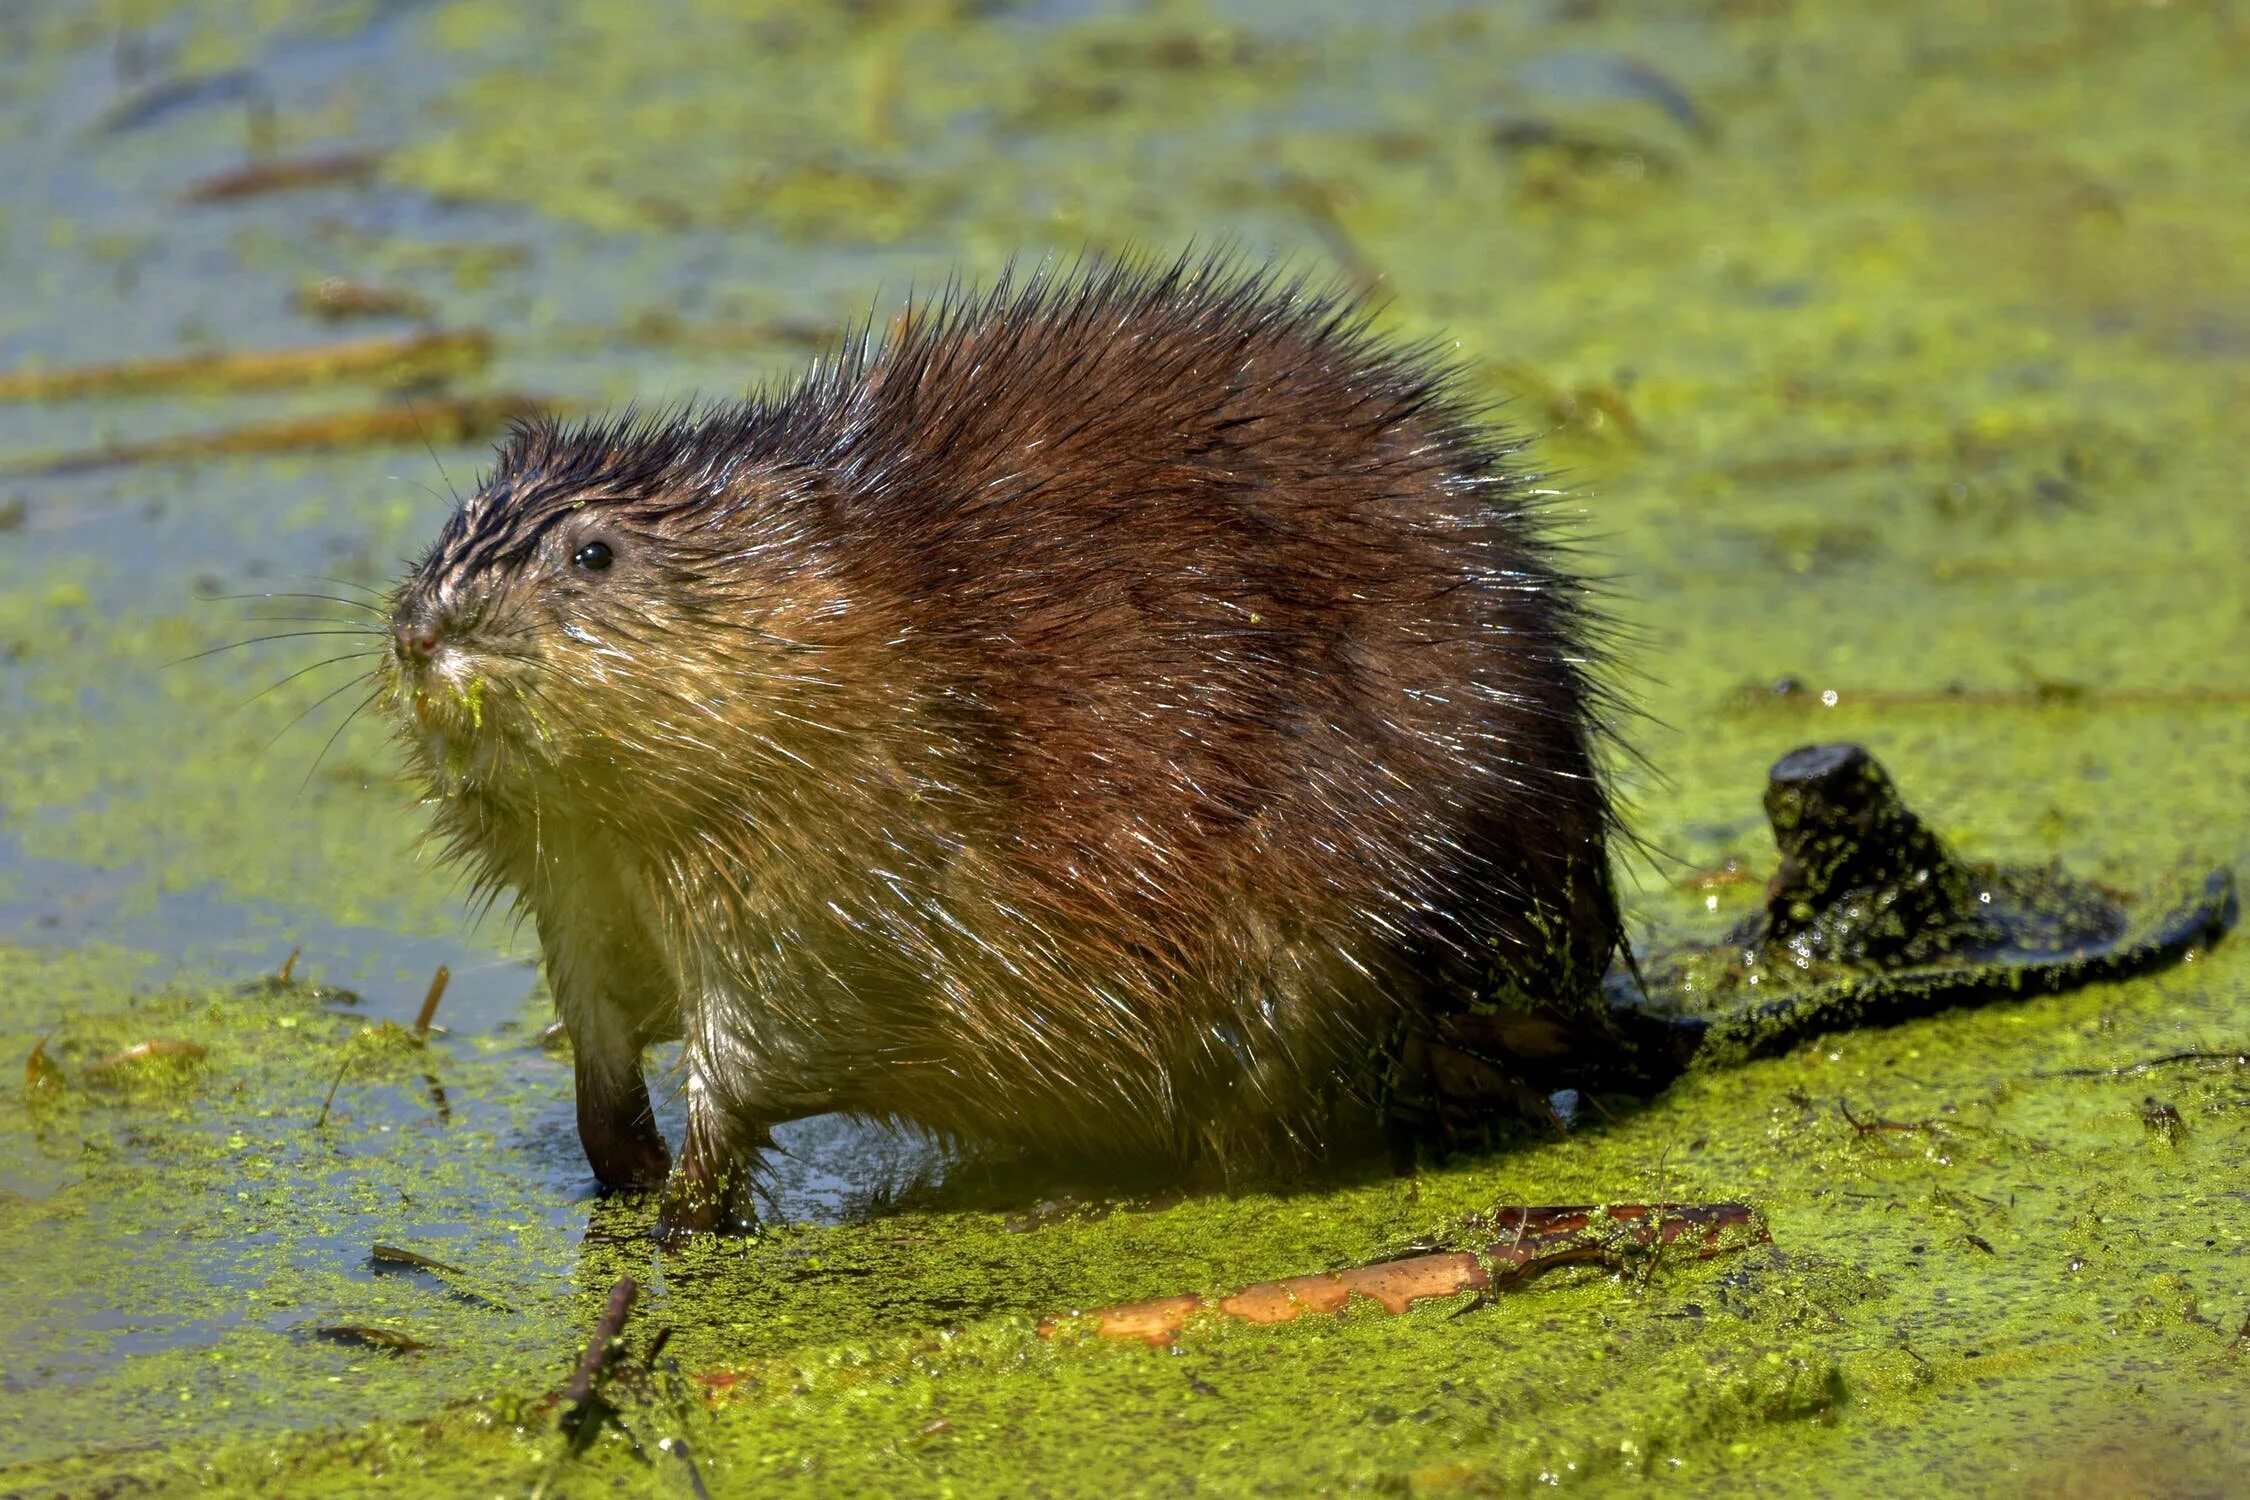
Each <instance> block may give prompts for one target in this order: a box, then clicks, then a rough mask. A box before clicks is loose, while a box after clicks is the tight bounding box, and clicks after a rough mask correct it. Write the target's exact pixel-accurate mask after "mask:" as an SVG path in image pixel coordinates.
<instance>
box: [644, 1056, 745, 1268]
mask: <svg viewBox="0 0 2250 1500" xmlns="http://www.w3.org/2000/svg"><path fill="white" fill-rule="evenodd" d="M687 1097H688V1121H687V1138H686V1139H685V1140H683V1141H682V1142H681V1143H680V1160H679V1162H678V1164H677V1165H676V1166H674V1167H673V1168H672V1176H671V1179H670V1180H669V1181H667V1182H666V1183H665V1184H664V1203H663V1207H662V1208H661V1209H659V1210H658V1212H657V1216H656V1237H657V1238H658V1239H659V1240H661V1241H663V1242H664V1243H666V1244H679V1243H681V1242H683V1241H685V1240H689V1239H692V1238H694V1237H695V1236H696V1235H699V1234H755V1233H757V1232H758V1211H757V1208H756V1206H755V1205H754V1204H753V1203H752V1202H751V1198H750V1176H751V1171H752V1169H753V1168H754V1167H756V1165H757V1162H758V1153H759V1152H760V1151H762V1150H763V1149H765V1148H766V1147H767V1146H769V1145H771V1144H772V1143H773V1136H772V1134H771V1132H769V1131H768V1130H767V1129H766V1128H765V1127H764V1126H763V1125H757V1124H751V1123H748V1122H745V1121H741V1120H736V1119H732V1118H730V1117H729V1116H727V1115H726V1114H725V1113H723V1112H722V1111H721V1110H720V1108H719V1107H718V1105H717V1104H716V1103H715V1102H714V1101H713V1100H712V1098H711V1095H710V1092H709V1090H708V1089H706V1088H704V1087H703V1084H702V1080H700V1079H698V1078H695V1077H693V1076H692V1075H691V1076H690V1078H689V1080H688V1089H687Z"/></svg>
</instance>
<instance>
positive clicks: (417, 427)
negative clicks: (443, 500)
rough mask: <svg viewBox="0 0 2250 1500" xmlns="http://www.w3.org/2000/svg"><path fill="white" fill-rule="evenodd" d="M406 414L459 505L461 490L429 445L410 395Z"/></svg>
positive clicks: (407, 400)
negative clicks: (455, 487) (454, 484)
mask: <svg viewBox="0 0 2250 1500" xmlns="http://www.w3.org/2000/svg"><path fill="white" fill-rule="evenodd" d="M406 414H407V415H408V416H410V417H412V418H413V419H414V435H415V436H416V437H418V438H420V439H421V440H422V451H423V452H424V453H427V454H428V455H430V462H431V463H433V464H436V465H437V471H438V478H440V479H442V480H444V481H445V487H446V488H447V489H449V490H453V503H454V504H455V505H459V504H460V503H461V492H460V491H459V490H457V489H454V488H453V476H452V475H451V474H448V473H446V472H445V460H444V459H442V458H440V457H438V456H437V449H435V448H433V447H431V446H430V435H429V433H427V432H425V431H424V430H423V428H422V414H421V413H420V412H418V411H416V410H415V409H414V398H413V397H412V396H408V397H407V398H406ZM432 498H435V497H434V496H433V497H432Z"/></svg>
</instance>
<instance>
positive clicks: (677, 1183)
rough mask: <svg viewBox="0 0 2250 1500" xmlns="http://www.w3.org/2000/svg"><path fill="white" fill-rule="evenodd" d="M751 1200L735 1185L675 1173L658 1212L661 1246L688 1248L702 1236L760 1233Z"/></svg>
mask: <svg viewBox="0 0 2250 1500" xmlns="http://www.w3.org/2000/svg"><path fill="white" fill-rule="evenodd" d="M748 1199H749V1195H748V1194H746V1193H744V1192H742V1191H740V1190H739V1189H738V1188H735V1187H733V1186H732V1185H731V1184H727V1183H714V1182H710V1181H706V1180H704V1179H701V1178H695V1177H688V1176H685V1175H684V1174H682V1173H679V1172H674V1173H673V1174H672V1180H671V1181H670V1182H669V1183H667V1184H666V1185H665V1188H664V1202H663V1205H662V1206H661V1207H660V1208H659V1209H658V1210H657V1213H656V1240H657V1243H659V1244H663V1245H684V1244H686V1243H687V1242H688V1241H690V1240H692V1239H694V1238H695V1237H696V1236H697V1235H699V1234H728V1235H752V1234H756V1233H757V1232H758V1215H757V1211H756V1210H755V1209H753V1208H752V1207H751V1206H750V1203H749V1201H748Z"/></svg>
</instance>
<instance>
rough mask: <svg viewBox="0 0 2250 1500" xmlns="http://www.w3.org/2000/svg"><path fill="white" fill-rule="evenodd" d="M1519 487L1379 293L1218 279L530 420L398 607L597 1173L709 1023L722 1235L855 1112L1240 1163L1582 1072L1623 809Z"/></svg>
mask: <svg viewBox="0 0 2250 1500" xmlns="http://www.w3.org/2000/svg"><path fill="white" fill-rule="evenodd" d="M1515 454H1516V449H1515V447H1514V445H1512V444H1510V443H1508V442H1506V441H1505V440H1503V439H1501V438H1499V437H1497V436H1495V435H1494V434H1493V432H1492V431H1490V430H1489V429H1488V428H1486V427H1484V426H1482V425H1480V423H1479V422H1478V420H1477V418H1476V414H1475V413H1474V412H1473V411H1472V410H1471V409H1470V407H1469V405H1468V404H1467V402H1466V401H1465V400H1464V398H1463V397H1462V396H1461V394H1460V393H1459V391H1458V389H1457V385H1456V382H1455V381H1454V379H1453V377H1452V376H1451V374H1450V373H1449V372H1448V371H1447V370H1446V369H1445V368H1444V367H1443V366H1442V365H1440V364H1439V363H1437V362H1436V361H1434V360H1433V359H1432V357H1431V356H1430V355H1429V354H1428V353H1426V352H1425V351H1420V350H1412V349H1402V348H1400V347H1398V346H1396V345H1394V344H1391V343H1387V342H1385V341H1384V340H1382V339H1380V338H1378V337H1376V336H1375V335H1373V334H1371V333H1370V332H1369V331H1368V330H1367V328H1366V325H1365V322H1364V318H1363V315H1362V314H1361V313H1360V312H1359V311H1358V310H1356V309H1355V308H1354V307H1352V306H1351V305H1350V304H1349V303H1348V302H1347V301H1344V300H1342V299H1338V298H1335V297H1331V296H1326V295H1319V294H1316V293H1314V292H1311V291H1308V290H1307V289H1305V288H1304V287H1302V286H1300V285H1297V284H1294V283H1284V282H1282V281H1280V280H1277V279H1275V278H1274V277H1272V276H1270V275H1249V276H1245V275H1241V274H1238V273H1236V272H1234V271H1232V270H1230V269H1229V268H1227V267H1226V266H1224V265H1222V264H1219V263H1215V262H1202V263H1189V262H1182V263H1179V264H1176V265H1173V266H1170V267H1168V268H1162V269H1153V268H1143V267H1133V266H1107V267H1097V268H1094V269H1091V270H1088V271H1085V272H1082V273H1046V272H1043V273H1040V274H1037V275H1034V276H1032V277H1030V278H1029V279H1028V280H1026V281H1024V282H1022V283H1020V284H1018V283H1014V282H1011V281H1003V282H1002V283H1001V285H1000V286H999V287H998V288H997V289H995V290H994V291H992V292H991V293H989V294H987V295H984V296H981V297H980V296H968V295H958V294H957V295H952V296H948V297H946V298H943V299H941V300H940V301H939V302H938V303H937V304H936V305H935V306H930V307H924V308H917V309H915V310H912V311H910V312H909V313H907V314H904V315H902V316H901V318H900V319H899V320H898V321H897V322H896V323H894V324H893V326H892V330H891V334H890V336H889V337H888V338H887V339H882V340H877V339H874V338H872V337H870V338H866V339H862V340H860V341H857V342H856V343H855V344H853V345H851V346H849V347H848V348H847V350H846V351H845V352H844V353H842V354H841V355H840V356H839V357H837V358H836V359H834V360H832V361H829V362H826V363H824V364H822V365H820V366H818V367H816V368H815V369H814V370H813V371H812V372H811V373H810V374H809V375H807V376H806V377H805V378H804V379H803V380H802V381H801V382H799V383H798V384H796V385H795V386H793V387H792V388H790V389H788V390H786V391H783V392H781V393H778V394H774V395H769V396H765V397H761V398H758V399H754V400H752V401H750V402H748V403H747V404H743V405H736V406H725V407H720V408H715V409H712V410H708V411H703V412H698V413H689V414H684V415H680V416H676V417H672V418H665V419H657V420H650V421H634V420H631V419H627V420H624V421H621V422H616V423H596V424H590V425H586V426H559V425H555V424H551V423H541V424H537V425H532V426H527V427H525V428H523V429H521V430H520V431H518V432H517V433H516V434H515V435H514V436H513V438H512V439H511V440H510V441H509V442H508V443H507V444H506V445H505V446H504V448H503V449H502V451H501V454H500V458H499V463H498V466H497V468H496V469H495V471H494V472H493V473H492V475H491V476H490V477H489V478H488V479H487V480H486V481H485V482H484V483H483V484H482V485H481V486H480V487H479V489H478V491H477V493H476V494H475V495H474V496H473V497H472V498H471V499H470V500H469V502H468V503H467V504H466V505H465V506H464V507H463V508H462V509H461V510H460V511H459V512H458V513H457V514H456V515H455V516H454V517H453V518H452V520H451V521H450V522H449V523H448V524H447V526H446V528H445V530H444V532H443V534H442V535H441V536H440V538H439V539H438V541H437V543H436V545H435V546H434V547H433V548H432V550H431V552H430V553H429V555H428V556H427V557H426V558H425V559H424V560H423V561H422V562H421V564H420V565H419V566H417V567H416V568H415V569H414V570H413V571H412V573H411V574H410V575H409V576H408V578H407V579H406V580H405V581H404V582H403V583H402V584H401V585H400V587H399V590H398V592H397V595H396V599H395V619H396V621H397V623H398V626H399V629H400V631H401V640H402V642H404V641H405V640H406V639H407V634H408V633H410V632H418V631H426V632H427V635H425V636H424V637H423V640H424V641H425V642H430V641H434V642H436V643H437V644H436V647H435V649H434V651H432V652H431V653H430V654H429V655H428V657H427V659H426V660H425V659H424V658H423V657H422V656H421V655H419V654H417V652H416V651H415V650H413V649H409V648H408V647H407V646H406V645H404V644H402V646H401V649H400V651H399V652H398V654H397V660H396V662H395V663H394V669H393V683H392V695H391V696H392V701H393V704H394V708H395V711H396V714H397V717H398V720H399V723H400V724H401V726H402V729H403V731H404V739H405V742H406V745H407V747H408V753H409V755H410V757H411V758H412V759H413V761H414V763H415V765H416V767H417V769H418V771H419V772H420V773H421V774H422V775H423V776H424V777H425V778H426V779H427V780H428V782H429V785H430V787H431V789H432V797H433V802H434V804H435V810H436V817H437V823H438V827H439V829H440V830H441V832H442V833H443V835H444V836H445V838H446V839H447V841H448V843H449V845H450V848H451V849H452V851H453V852H454V853H455V854H456V855H458V856H459V857H460V858H462V859H463V860H465V861H467V862H468V864H469V865H470V867H471V868H472V869H473V870H474V871H475V872H476V873H477V875H478V876H479V877H480V878H481V879H482V880H483V881H484V882H485V883H486V884H487V885H488V886H489V887H490V888H491V889H492V890H493V891H494V892H496V893H505V894H507V895H510V896H512V897H513V899H515V900H516V901H517V902H519V903H520V905H521V906H522V908H523V909H524V910H526V911H527V912H528V913H529V915H530V916H531V918H532V919H533V921H534V922H535V923H536V925H537V928H538V932H539V937H540V942H541V946H542V948H543V949H544V952H545V958H546V963H547V969H548V974H549V978H550V982H551V985H552V987H553V989H554V992H555V995H556V999H557V1002H558V1006H559V1008H560V1011H561V1013H562V1016H563V1018H564V1020H565V1022H566V1023H567V1024H568V1026H569V1030H570V1032H571V1036H572V1039H573V1042H574V1044H575V1048H576V1054H577V1058H578V1087H579V1107H580V1125H581V1134H582V1136H583V1137H584V1140H585V1143H586V1146H587V1152H588V1156H589V1158H590V1159H591V1161H592V1162H593V1165H594V1167H595V1170H596V1172H597V1174H598V1175H599V1176H600V1177H601V1178H602V1179H603V1180H604V1181H607V1182H612V1183H618V1184H629V1185H647V1184H650V1183H652V1182H653V1181H654V1180H655V1179H656V1178H657V1177H659V1176H661V1175H662V1174H663V1173H664V1172H665V1169H666V1165H667V1153H666V1151H665V1147H664V1144H663V1142H662V1140H661V1139H660V1138H659V1137H658V1136H657V1134H656V1131H655V1128H654V1125H653V1123H652V1122H651V1121H650V1119H649V1118H648V1115H647V1094H646V1091H645V1087H644V1085H643V1083H642V1081H641V1051H642V1048H643V1047H644V1046H646V1045H647V1044H648V1043H650V1042H652V1041H656V1040H659V1039H662V1038H665V1037H669V1036H684V1037H685V1039H686V1046H685V1049H684V1055H683V1060H682V1067H683V1075H684V1087H685V1089H686V1092H687V1096H688V1114H689V1126H688V1137H687V1141H686V1144H685V1146H684V1147H683V1152H682V1159H681V1161H680V1164H679V1165H678V1167H677V1168H675V1169H673V1171H672V1177H671V1187H670V1189H669V1192H668V1195H667V1203H666V1219H667V1222H668V1223H669V1224H670V1225H671V1226H673V1227H674V1228H684V1229H696V1228H704V1227H711V1226H714V1225H724V1224H726V1223H728V1222H730V1221H736V1220H739V1219H740V1218H741V1217H742V1216H743V1215H745V1214H746V1212H747V1208H746V1204H745V1201H744V1199H743V1195H742V1184H743V1181H744V1178H745V1174H746V1173H747V1172H748V1170H749V1169H750V1168H751V1167H752V1166H753V1165H754V1161H755V1157H756V1153H757V1152H758V1150H759V1149H760V1148H761V1147H762V1146H763V1145H764V1144H765V1142H766V1140H767V1131H768V1129H769V1127H770V1126H771V1125H772V1124H774V1123H775V1122H778V1121H781V1120H785V1119H790V1118H794V1117H797V1116H801V1115H806V1114H810V1113H816V1112H824V1111H829V1110H845V1111H852V1112H857V1113H861V1114H865V1115H871V1116H877V1117H882V1118H886V1119H894V1120H903V1121H911V1122H914V1123H916V1124H919V1125H922V1126H925V1127H928V1128H930V1129H933V1130H935V1131H938V1132H941V1133H944V1134H948V1135H952V1136H955V1137H959V1138H963V1139H966V1140H970V1141H983V1142H1000V1143H1012V1144H1021V1145H1028V1146H1032V1147H1035V1148H1038V1149H1041V1150H1045V1151H1061V1152H1068V1153H1074V1154H1081V1155H1093V1156H1101V1157H1120V1156H1122V1157H1142V1158H1148V1157H1154V1158H1158V1159H1164V1160H1172V1161H1177V1162H1181V1163H1202V1164H1203V1165H1205V1166H1206V1167H1208V1166H1209V1165H1211V1164H1217V1165H1218V1166H1220V1167H1221V1168H1223V1169H1225V1170H1229V1171H1233V1170H1240V1169H1244V1168H1250V1169H1257V1168H1261V1167H1264V1166H1267V1165H1270V1164H1272V1163H1273V1162H1275V1161H1277V1160H1289V1159H1296V1158H1302V1157H1318V1156H1322V1155H1327V1154H1332V1153H1333V1152H1335V1151H1337V1150H1341V1149H1348V1148H1350V1147H1352V1146H1354V1145H1356V1144H1359V1143H1364V1142H1365V1141H1367V1140H1369V1139H1371V1138H1373V1137H1375V1136H1376V1135H1377V1133H1378V1132H1379V1131H1381V1130H1382V1129H1384V1128H1385V1127H1386V1125H1387V1126H1388V1128H1390V1129H1391V1130H1392V1131H1393V1132H1394V1133H1396V1132H1397V1131H1398V1130H1399V1129H1401V1128H1408V1129H1420V1128H1423V1127H1425V1126H1428V1125H1430V1124H1431V1123H1432V1122H1433V1121H1436V1122H1438V1123H1443V1120H1442V1119H1441V1116H1444V1115H1445V1114H1447V1113H1448V1112H1450V1114H1451V1115H1452V1116H1453V1117H1455V1118H1458V1117H1460V1116H1461V1115H1462V1114H1463V1112H1464V1110H1466V1111H1467V1113H1469V1114H1474V1113H1475V1112H1476V1111H1477V1110H1480V1109H1488V1108H1506V1107H1512V1106H1513V1104H1514V1103H1515V1101H1516V1098H1517V1097H1518V1096H1522V1095H1524V1094H1526V1093H1532V1094H1535V1093H1536V1090H1537V1089H1538V1088H1540V1087H1545V1086H1552V1083H1553V1082H1554V1080H1549V1079H1547V1077H1546V1073H1547V1072H1548V1071H1551V1066H1550V1065H1551V1064H1552V1063H1553V1060H1554V1059H1555V1058H1556V1057H1558V1056H1560V1055H1563V1054H1565V1053H1568V1052H1570V1051H1571V1050H1573V1049H1576V1048H1578V1047H1580V1046H1582V1045H1584V1044H1585V1042H1586V1039H1587V1038H1589V1037H1594V1038H1596V1039H1597V1040H1598V1037H1599V1034H1600V1033H1601V1031H1602V1028H1603V1025H1604V1022H1603V1013H1602V1011H1601V1008H1600V1006H1599V1003H1598V1001H1597V1000H1596V998H1595V980H1596V978H1597V977H1598V975H1599V974H1600V972H1601V970H1602V968H1603V967H1604V966H1605V965H1606V963H1607V962H1608V960H1609V958H1610V955H1611V953H1612V950H1613V948H1614V946H1615V945H1616V942H1617V914H1616V908H1615V903H1614V901H1613V899H1612V895H1611V888H1610V881H1609V870H1608V864H1607V856H1606V852H1605V845H1606V841H1607V840H1608V839H1609V837H1610V836H1611V831H1612V814H1611V806H1610V802H1609V799H1608V797H1607V795H1606V793H1605V791H1604V787H1603V783H1602V780H1601V777H1600V774H1599V769H1598V766H1597V763H1596V761H1597V756H1596V750H1597V741H1598V739H1599V735H1600V733H1601V731H1600V727H1599V725H1600V719H1601V716H1602V708H1603V703H1604V699H1603V695H1602V692H1601V689H1600V686H1599V679H1598V673H1597V672H1596V670H1595V668H1596V665H1597V662H1596V656H1597V652H1596V644H1597V637H1598V621H1597V620H1596V618H1595V617H1594V616H1593V615H1592V614H1591V613H1590V611H1589V609H1588V607H1587V604H1586V597H1585V589H1584V587H1583V586H1582V584H1581V583H1580V582H1579V581H1578V580H1577V579H1576V578H1574V577H1573V576H1572V574H1571V573H1570V572H1569V571H1568V569H1567V568H1566V566H1565V564H1564V561H1563V559H1562V554H1561V552H1560V551H1559V549H1558V545H1557V543H1556V542H1555V541H1554V540H1553V539H1552V538H1551V536H1550V534H1549V530H1548V525H1547V521H1546V518H1545V517H1544V516H1543V514H1542V512H1541V509H1540V501H1539V499H1538V496H1537V494H1536V492H1535V491H1534V490H1533V489H1532V488H1531V487H1530V485H1529V483H1528V481H1527V480H1526V479H1525V478H1524V477H1523V476H1522V474H1521V473H1520V472H1519V471H1518V470H1517V469H1516V468H1515V467H1514V459H1515ZM596 540H598V541H601V542H603V543H605V544H606V545H608V546H609V547H610V548H611V551H612V556H613V557H614V562H613V563H612V564H611V566H610V567H609V568H608V569H607V570H606V571H603V572H599V573H590V572H587V571H585V570H584V569H582V568H580V567H578V566H576V565H575V564H574V563H573V561H572V559H573V558H574V557H575V556H576V555H577V554H578V553H579V552H580V549H582V548H583V547H585V546H586V544H587V543H588V542H589V541H596ZM1470 1036H1473V1037H1474V1041H1467V1040H1464V1038H1465V1037H1470ZM1463 1101H1467V1103H1466V1104H1464V1103H1463ZM1440 1106H1443V1107H1442V1108H1441V1107H1440Z"/></svg>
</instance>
